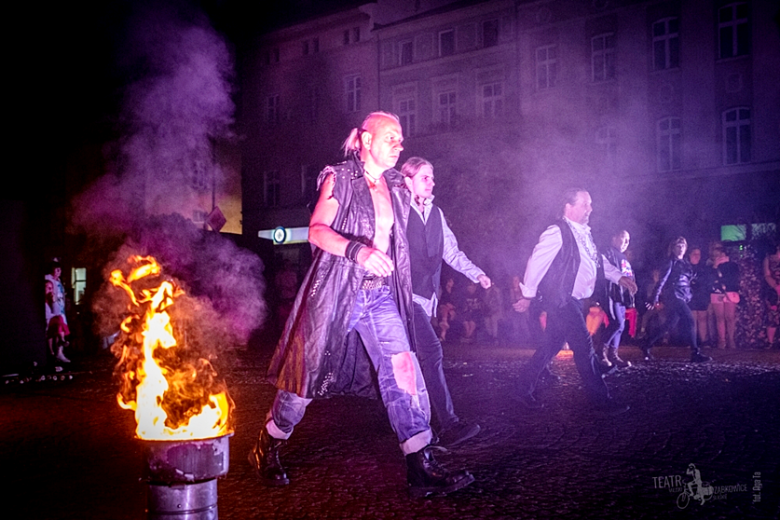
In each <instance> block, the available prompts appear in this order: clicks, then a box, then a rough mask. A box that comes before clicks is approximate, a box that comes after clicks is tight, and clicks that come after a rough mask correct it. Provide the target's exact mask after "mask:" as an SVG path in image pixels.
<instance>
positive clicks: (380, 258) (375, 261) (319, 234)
mask: <svg viewBox="0 0 780 520" xmlns="http://www.w3.org/2000/svg"><path fill="white" fill-rule="evenodd" d="M335 183H336V180H335V177H334V175H333V174H330V175H328V176H327V177H325V180H323V181H322V186H321V187H320V198H319V199H318V200H317V205H316V206H315V207H314V211H313V212H312V215H311V220H310V221H309V242H311V243H312V244H314V245H315V246H317V247H319V248H320V249H322V250H323V251H326V252H328V253H330V254H332V255H336V256H346V255H345V253H346V250H347V246H348V245H349V243H350V240H349V239H347V238H345V237H343V236H341V235H340V234H338V233H337V232H335V231H333V228H331V227H330V226H331V225H332V224H333V220H334V219H335V218H336V213H337V212H338V209H339V203H338V201H337V200H336V198H335V197H333V186H334V185H335ZM356 260H357V263H358V265H360V266H361V267H363V268H365V269H367V270H368V271H369V272H371V273H372V274H374V275H376V276H389V275H390V273H392V272H393V261H392V260H391V259H390V257H389V256H387V255H386V254H385V253H383V252H382V251H379V250H378V249H374V248H373V247H369V246H364V247H362V248H361V249H360V250H359V252H358V254H357V258H356Z"/></svg>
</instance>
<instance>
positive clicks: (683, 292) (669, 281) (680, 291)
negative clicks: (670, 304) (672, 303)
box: [653, 257, 695, 304]
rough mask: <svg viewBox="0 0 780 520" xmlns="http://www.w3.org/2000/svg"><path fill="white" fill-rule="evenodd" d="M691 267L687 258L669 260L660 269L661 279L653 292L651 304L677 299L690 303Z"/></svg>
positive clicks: (692, 274) (692, 275)
mask: <svg viewBox="0 0 780 520" xmlns="http://www.w3.org/2000/svg"><path fill="white" fill-rule="evenodd" d="M694 276H695V274H694V272H693V265H691V263H690V262H689V261H688V259H687V258H683V259H681V260H678V259H677V258H674V257H672V258H669V260H667V261H666V263H665V264H664V266H663V267H661V277H660V278H659V280H658V284H656V286H655V289H654V290H653V303H654V304H655V303H658V300H659V298H660V299H661V301H664V300H667V301H669V300H670V299H671V298H677V299H678V300H682V301H684V302H686V303H687V302H689V301H691V281H692V280H693V279H694Z"/></svg>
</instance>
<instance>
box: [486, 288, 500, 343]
mask: <svg viewBox="0 0 780 520" xmlns="http://www.w3.org/2000/svg"><path fill="white" fill-rule="evenodd" d="M482 299H483V309H484V317H485V331H486V332H487V334H488V336H489V338H490V341H491V342H492V343H493V344H494V345H496V344H498V323H499V322H500V321H501V320H502V319H503V317H504V298H503V297H502V295H501V289H499V288H498V286H497V285H496V284H493V285H491V286H490V287H489V288H487V289H485V292H484V293H483V298H482Z"/></svg>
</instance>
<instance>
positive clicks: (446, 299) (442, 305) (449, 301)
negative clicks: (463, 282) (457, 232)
mask: <svg viewBox="0 0 780 520" xmlns="http://www.w3.org/2000/svg"><path fill="white" fill-rule="evenodd" d="M454 287H455V280H454V279H453V278H452V277H448V278H447V279H446V280H445V281H444V285H443V287H442V291H441V296H439V309H438V313H437V317H438V319H439V340H440V341H441V342H444V341H447V331H448V330H450V326H451V322H452V320H454V319H455V316H456V312H455V296H454V294H453V292H452V291H453V288H454Z"/></svg>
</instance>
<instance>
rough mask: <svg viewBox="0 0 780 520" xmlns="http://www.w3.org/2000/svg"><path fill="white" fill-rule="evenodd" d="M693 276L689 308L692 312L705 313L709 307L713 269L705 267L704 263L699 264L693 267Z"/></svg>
mask: <svg viewBox="0 0 780 520" xmlns="http://www.w3.org/2000/svg"><path fill="white" fill-rule="evenodd" d="M693 275H694V276H693V280H691V301H690V304H689V306H690V308H691V310H693V311H706V310H707V307H709V305H710V290H711V288H712V284H713V281H714V280H713V275H714V269H712V268H711V267H709V266H707V265H705V264H704V262H699V263H698V264H696V265H694V266H693Z"/></svg>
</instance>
